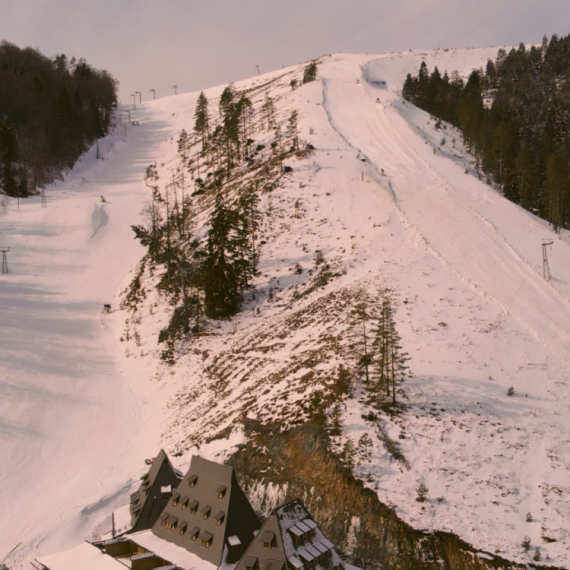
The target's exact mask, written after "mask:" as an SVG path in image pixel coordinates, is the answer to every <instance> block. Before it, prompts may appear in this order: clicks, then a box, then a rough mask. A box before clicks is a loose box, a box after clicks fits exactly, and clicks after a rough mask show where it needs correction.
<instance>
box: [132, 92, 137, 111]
mask: <svg viewBox="0 0 570 570" xmlns="http://www.w3.org/2000/svg"><path fill="white" fill-rule="evenodd" d="M131 97H132V98H133V107H134V108H135V109H136V108H137V94H136V92H135V93H131Z"/></svg>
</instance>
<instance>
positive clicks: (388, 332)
mask: <svg viewBox="0 0 570 570" xmlns="http://www.w3.org/2000/svg"><path fill="white" fill-rule="evenodd" d="M372 347H373V355H374V363H375V375H374V381H373V382H369V383H368V385H367V386H366V387H365V389H366V391H367V393H368V398H367V401H368V403H370V404H373V405H378V404H380V403H381V402H382V401H383V400H384V399H389V398H390V397H391V399H392V403H393V404H395V403H396V399H397V398H396V394H397V387H398V386H399V385H400V384H401V383H402V382H403V381H404V380H405V378H406V377H407V375H408V366H407V365H406V362H407V361H408V355H407V353H405V352H403V351H402V345H401V337H400V335H399V333H398V331H397V330H396V322H395V319H394V309H393V304H392V299H391V296H390V293H389V291H384V292H383V294H382V299H381V307H380V312H379V316H378V318H377V319H376V329H375V331H374V341H373V342H372Z"/></svg>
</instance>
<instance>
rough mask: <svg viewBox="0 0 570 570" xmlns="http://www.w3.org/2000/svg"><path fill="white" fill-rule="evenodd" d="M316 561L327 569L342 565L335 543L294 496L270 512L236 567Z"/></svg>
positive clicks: (268, 569)
mask: <svg viewBox="0 0 570 570" xmlns="http://www.w3.org/2000/svg"><path fill="white" fill-rule="evenodd" d="M317 564H318V565H319V567H320V568H323V569H326V570H341V569H344V564H343V563H342V560H341V558H340V556H339V555H338V553H337V551H336V550H335V549H334V545H333V544H332V543H331V542H330V541H329V540H327V539H326V538H325V536H324V534H323V533H322V531H321V529H320V528H319V526H318V525H317V523H316V522H315V521H314V520H313V519H312V518H311V515H310V514H309V513H308V511H307V509H305V506H304V505H303V503H302V502H301V501H300V500H299V499H296V500H294V501H291V502H290V503H286V504H285V505H282V506H281V507H278V508H277V509H275V510H274V511H273V512H272V513H271V515H269V518H268V519H267V520H266V521H265V522H264V523H263V526H262V527H261V530H260V531H259V533H258V534H257V536H256V537H255V538H254V539H253V542H252V543H251V544H250V545H249V547H248V549H247V550H246V552H245V554H244V556H243V557H242V559H241V560H240V561H239V562H238V564H237V566H236V567H235V570H247V569H248V568H255V569H256V570H282V569H284V568H298V569H299V570H302V569H308V568H313V567H315V566H316V565H317Z"/></svg>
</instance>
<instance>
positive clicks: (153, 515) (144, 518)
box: [130, 449, 181, 532]
mask: <svg viewBox="0 0 570 570" xmlns="http://www.w3.org/2000/svg"><path fill="white" fill-rule="evenodd" d="M141 479H142V483H141V486H140V487H139V489H138V490H137V491H136V492H134V493H132V494H131V505H130V510H131V526H132V529H131V532H138V531H140V530H146V529H148V528H152V526H153V525H154V523H155V522H156V520H157V519H158V517H159V515H160V513H161V512H162V510H163V509H164V507H165V506H166V503H167V502H168V500H169V498H170V494H171V493H170V492H165V493H163V492H162V489H163V488H164V487H171V489H175V488H176V487H177V486H178V484H179V483H180V480H181V475H180V476H179V475H178V472H177V471H176V469H174V467H172V464H171V463H170V460H169V459H168V457H167V455H166V453H164V451H163V450H162V449H161V450H160V452H159V454H158V455H157V456H156V458H155V460H154V461H153V463H152V465H151V466H150V469H149V470H148V472H147V473H146V474H145V475H143V476H142V477H141Z"/></svg>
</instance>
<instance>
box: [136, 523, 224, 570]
mask: <svg viewBox="0 0 570 570" xmlns="http://www.w3.org/2000/svg"><path fill="white" fill-rule="evenodd" d="M129 538H130V539H132V540H133V541H134V542H136V543H137V544H138V545H139V546H142V547H143V548H145V549H146V550H149V551H151V552H154V554H156V555H157V556H160V557H161V558H164V559H165V560H168V561H169V562H171V563H172V564H175V565H176V566H179V567H181V568H194V569H195V570H215V569H216V566H215V565H214V564H211V563H210V562H206V561H205V560H202V559H201V558H200V557H199V556H197V555H196V554H193V553H192V552H189V551H188V550H186V549H185V548H181V547H180V546H177V545H176V544H174V543H172V542H168V541H167V540H163V539H162V538H158V536H156V535H154V534H153V533H152V531H150V530H143V531H142V532H135V533H134V534H131V535H129Z"/></svg>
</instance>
